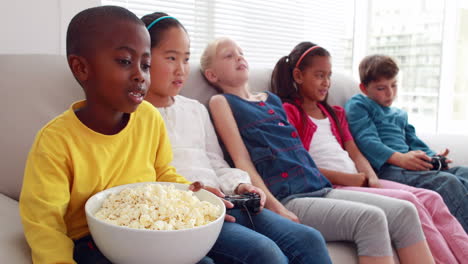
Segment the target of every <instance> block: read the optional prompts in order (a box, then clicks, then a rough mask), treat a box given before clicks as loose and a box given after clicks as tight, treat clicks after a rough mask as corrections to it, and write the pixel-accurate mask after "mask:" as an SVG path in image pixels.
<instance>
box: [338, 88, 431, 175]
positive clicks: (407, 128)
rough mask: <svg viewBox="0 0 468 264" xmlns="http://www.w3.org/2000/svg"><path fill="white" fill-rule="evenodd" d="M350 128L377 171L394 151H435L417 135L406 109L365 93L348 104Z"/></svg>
mask: <svg viewBox="0 0 468 264" xmlns="http://www.w3.org/2000/svg"><path fill="white" fill-rule="evenodd" d="M345 109H346V113H347V118H348V123H349V128H350V130H351V133H352V134H353V136H354V140H355V141H356V143H357V145H358V146H359V149H360V150H361V152H362V153H363V154H364V155H365V156H366V158H367V159H368V160H369V162H370V163H371V165H372V167H374V168H375V169H377V170H380V168H381V167H382V166H383V165H384V164H385V163H386V162H387V160H388V159H389V158H390V156H391V155H392V154H393V153H395V152H400V153H407V152H409V151H412V150H422V151H424V152H426V154H427V155H429V156H432V155H434V154H435V153H434V151H432V150H431V149H429V147H428V146H427V145H426V144H425V143H424V142H423V141H422V140H420V139H419V138H418V137H417V136H416V132H415V129H414V127H413V126H412V125H410V124H408V115H407V113H406V112H405V111H403V110H401V109H398V108H395V107H386V106H381V105H379V104H378V103H376V102H375V101H374V100H372V99H370V98H368V97H367V96H365V95H362V94H357V95H355V96H353V97H352V98H351V99H349V100H348V102H346V105H345Z"/></svg>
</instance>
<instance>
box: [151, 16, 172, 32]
mask: <svg viewBox="0 0 468 264" xmlns="http://www.w3.org/2000/svg"><path fill="white" fill-rule="evenodd" d="M166 18H172V19H175V20H177V18H175V17H173V16H162V17H158V18H156V19H155V20H154V21H153V22H151V24H149V25H148V26H147V27H146V28H147V29H148V30H150V28H152V27H153V26H154V24H156V23H158V22H159V21H161V20H163V19H166Z"/></svg>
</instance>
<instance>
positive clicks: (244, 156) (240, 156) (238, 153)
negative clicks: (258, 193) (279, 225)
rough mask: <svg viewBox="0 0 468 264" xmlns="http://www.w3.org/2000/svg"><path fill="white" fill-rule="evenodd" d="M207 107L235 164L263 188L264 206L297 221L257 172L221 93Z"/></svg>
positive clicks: (255, 184) (255, 183)
mask: <svg viewBox="0 0 468 264" xmlns="http://www.w3.org/2000/svg"><path fill="white" fill-rule="evenodd" d="M209 108H210V111H211V114H212V117H213V123H214V125H215V128H216V131H218V135H219V136H220V137H221V140H222V141H223V142H224V144H225V146H226V148H227V151H228V152H229V154H230V155H231V158H232V160H233V162H234V164H235V166H236V168H239V169H241V170H244V171H246V172H247V173H248V174H249V175H250V178H251V180H252V184H253V185H254V186H257V187H259V188H260V189H262V190H263V192H264V193H265V195H266V202H265V208H268V209H270V210H272V211H273V212H276V213H278V214H280V215H282V216H284V217H286V218H288V219H291V220H292V221H295V222H299V220H298V218H297V216H296V215H295V214H293V213H292V212H290V211H289V210H287V209H286V208H285V207H284V206H283V204H281V203H280V202H279V201H278V200H277V199H276V198H275V197H274V196H273V194H272V193H271V192H270V190H269V189H268V187H267V186H266V185H265V183H264V182H263V179H262V177H261V176H260V175H259V174H258V172H257V170H256V168H255V166H254V164H253V162H252V160H251V159H250V155H249V152H248V151H247V148H246V146H245V144H244V142H243V140H242V138H241V135H240V133H239V128H238V127H237V123H236V120H235V119H234V116H233V114H232V111H231V107H230V106H229V104H228V102H227V100H226V98H225V97H224V96H221V95H215V96H213V97H212V98H211V100H210V103H209Z"/></svg>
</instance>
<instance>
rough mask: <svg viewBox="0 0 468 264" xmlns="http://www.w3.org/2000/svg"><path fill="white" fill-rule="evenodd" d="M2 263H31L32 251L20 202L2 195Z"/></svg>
mask: <svg viewBox="0 0 468 264" xmlns="http://www.w3.org/2000/svg"><path fill="white" fill-rule="evenodd" d="M0 210H1V213H0V228H1V229H2V230H1V231H0V263H11V264H20V263H21V264H24V263H31V250H30V248H29V246H28V243H27V242H26V239H25V237H24V233H23V226H22V224H21V218H20V215H19V210H18V202H17V201H15V200H13V199H11V198H9V197H7V196H5V195H3V194H0Z"/></svg>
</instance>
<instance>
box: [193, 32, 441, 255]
mask: <svg viewBox="0 0 468 264" xmlns="http://www.w3.org/2000/svg"><path fill="white" fill-rule="evenodd" d="M201 65H202V66H201V67H202V70H203V74H204V75H205V78H206V80H208V82H209V83H210V84H212V85H213V86H216V87H218V88H219V89H221V90H222V91H223V94H218V95H215V96H213V97H212V98H211V100H210V102H209V107H210V111H211V115H212V118H213V123H214V124H215V127H216V130H217V132H218V135H219V136H220V138H221V139H222V141H223V143H224V145H225V146H226V149H227V152H228V153H229V155H230V157H231V158H232V161H233V163H234V165H235V166H236V167H237V168H239V169H242V170H244V171H246V172H248V173H249V175H250V178H251V180H252V183H253V185H255V186H257V187H259V188H261V189H262V190H263V192H265V194H266V195H267V199H266V203H265V208H268V209H270V210H272V211H274V212H277V213H278V214H280V215H283V216H285V217H287V218H290V219H292V220H294V221H298V222H301V223H303V224H305V225H308V226H312V227H314V228H316V229H317V230H319V231H320V232H321V233H322V235H323V236H324V237H325V240H327V241H350V242H354V243H356V246H357V252H358V256H359V263H360V264H364V263H372V264H377V263H382V264H383V263H388V264H390V263H394V261H393V258H392V255H393V254H392V245H391V243H392V242H394V244H395V248H396V249H397V252H398V256H399V259H400V263H402V264H405V263H411V264H416V263H421V264H422V263H433V259H432V256H431V253H430V252H429V248H428V246H427V243H426V240H425V239H424V235H423V232H422V229H421V223H420V221H419V219H418V214H417V212H416V209H415V208H414V206H413V205H412V204H411V203H409V202H407V201H401V200H398V199H393V198H389V197H384V196H380V195H374V194H369V193H362V192H355V191H347V190H335V189H332V188H330V187H332V186H331V184H330V182H329V181H328V180H327V179H326V178H325V177H324V176H323V175H322V174H321V173H320V172H319V171H318V169H317V167H316V165H315V163H314V161H313V160H312V158H311V157H310V155H309V153H308V152H307V151H306V150H305V148H304V147H303V145H302V142H301V140H300V139H299V137H298V134H297V130H296V129H295V128H294V126H292V125H290V124H289V123H288V121H287V117H286V113H285V112H284V109H283V107H282V104H281V100H280V99H279V98H278V97H277V96H276V95H274V94H273V93H271V92H262V93H252V92H251V91H250V89H249V86H248V79H249V65H248V63H247V61H246V59H245V58H244V55H243V51H242V49H241V48H240V47H239V46H238V45H237V43H236V42H234V41H233V40H231V39H228V38H224V39H218V40H215V41H214V42H211V43H210V44H209V45H208V46H207V48H206V49H205V51H204V53H203V55H202V58H201Z"/></svg>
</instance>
